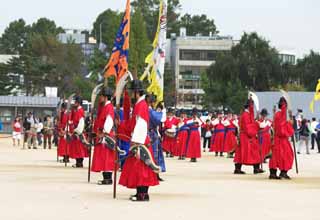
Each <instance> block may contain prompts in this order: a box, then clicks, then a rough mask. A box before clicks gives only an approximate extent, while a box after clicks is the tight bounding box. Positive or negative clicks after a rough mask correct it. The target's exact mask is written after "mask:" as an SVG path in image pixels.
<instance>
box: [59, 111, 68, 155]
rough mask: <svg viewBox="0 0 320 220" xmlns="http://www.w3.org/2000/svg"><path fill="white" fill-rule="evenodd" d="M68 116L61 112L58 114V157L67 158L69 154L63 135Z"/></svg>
mask: <svg viewBox="0 0 320 220" xmlns="http://www.w3.org/2000/svg"><path fill="white" fill-rule="evenodd" d="M68 119H69V117H68V115H67V113H66V112H61V114H60V121H59V124H58V130H59V143H58V156H60V157H63V156H68V155H69V153H70V145H69V143H68V142H67V140H66V135H64V134H63V133H66V127H67V123H68Z"/></svg>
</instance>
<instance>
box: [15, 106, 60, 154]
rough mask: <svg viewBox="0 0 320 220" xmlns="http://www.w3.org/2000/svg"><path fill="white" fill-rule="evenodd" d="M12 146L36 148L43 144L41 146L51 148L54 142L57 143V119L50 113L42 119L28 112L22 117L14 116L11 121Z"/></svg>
mask: <svg viewBox="0 0 320 220" xmlns="http://www.w3.org/2000/svg"><path fill="white" fill-rule="evenodd" d="M12 140H13V146H20V144H21V142H22V146H23V147H22V149H25V148H26V147H25V145H27V147H28V149H31V148H33V149H37V148H38V147H39V146H42V145H43V148H44V149H46V148H48V149H51V147H52V145H53V144H54V145H55V146H57V144H58V134H57V121H56V120H55V119H53V118H52V117H51V116H50V115H47V116H45V117H44V118H43V119H42V118H40V117H36V116H35V115H33V113H32V112H29V113H28V114H27V115H26V117H25V118H24V119H22V118H21V117H19V116H18V117H16V118H15V120H14V122H13V123H12Z"/></svg>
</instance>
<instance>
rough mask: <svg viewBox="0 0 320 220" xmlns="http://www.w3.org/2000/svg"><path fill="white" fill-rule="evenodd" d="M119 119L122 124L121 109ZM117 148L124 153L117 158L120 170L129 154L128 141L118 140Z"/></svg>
mask: <svg viewBox="0 0 320 220" xmlns="http://www.w3.org/2000/svg"><path fill="white" fill-rule="evenodd" d="M119 118H120V121H121V122H122V121H123V109H122V108H121V109H120V111H119ZM118 146H119V147H120V149H121V150H124V151H125V152H126V154H125V155H120V156H119V159H120V165H121V168H122V167H123V164H124V162H125V160H126V159H127V157H128V154H129V149H130V141H123V140H120V139H118Z"/></svg>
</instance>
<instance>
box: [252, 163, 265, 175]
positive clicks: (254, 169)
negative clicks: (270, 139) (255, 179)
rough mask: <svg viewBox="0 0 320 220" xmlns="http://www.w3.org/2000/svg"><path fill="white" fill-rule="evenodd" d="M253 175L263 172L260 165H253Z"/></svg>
mask: <svg viewBox="0 0 320 220" xmlns="http://www.w3.org/2000/svg"><path fill="white" fill-rule="evenodd" d="M253 173H254V174H259V173H264V170H262V169H261V168H260V164H255V165H253Z"/></svg>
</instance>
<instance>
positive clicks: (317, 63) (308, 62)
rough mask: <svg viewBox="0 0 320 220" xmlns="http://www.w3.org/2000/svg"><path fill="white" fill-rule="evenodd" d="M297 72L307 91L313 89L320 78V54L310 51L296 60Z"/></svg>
mask: <svg viewBox="0 0 320 220" xmlns="http://www.w3.org/2000/svg"><path fill="white" fill-rule="evenodd" d="M296 71H297V73H298V74H299V78H300V80H301V82H302V84H303V85H304V87H305V88H306V89H307V90H308V91H313V90H314V89H315V87H316V85H317V82H318V79H319V78H320V54H319V53H317V52H314V51H310V54H308V55H307V56H305V57H304V58H303V59H301V60H298V62H297V70H296Z"/></svg>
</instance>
